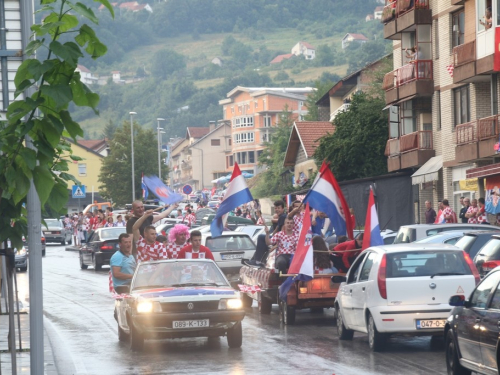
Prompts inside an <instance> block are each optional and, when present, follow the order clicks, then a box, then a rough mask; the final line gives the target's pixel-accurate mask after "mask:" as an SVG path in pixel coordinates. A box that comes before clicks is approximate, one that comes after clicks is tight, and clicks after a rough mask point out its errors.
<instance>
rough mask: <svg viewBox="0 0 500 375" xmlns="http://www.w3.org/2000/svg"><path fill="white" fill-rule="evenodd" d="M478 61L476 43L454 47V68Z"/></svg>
mask: <svg viewBox="0 0 500 375" xmlns="http://www.w3.org/2000/svg"><path fill="white" fill-rule="evenodd" d="M475 60H476V41H475V40H473V41H472V42H469V43H465V44H461V45H459V46H456V47H453V60H452V61H453V66H454V67H457V66H460V65H464V64H467V63H469V62H472V61H475Z"/></svg>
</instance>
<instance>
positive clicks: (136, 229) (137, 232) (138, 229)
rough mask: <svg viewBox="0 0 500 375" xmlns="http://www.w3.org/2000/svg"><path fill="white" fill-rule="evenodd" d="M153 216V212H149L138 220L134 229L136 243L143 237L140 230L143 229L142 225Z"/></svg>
mask: <svg viewBox="0 0 500 375" xmlns="http://www.w3.org/2000/svg"><path fill="white" fill-rule="evenodd" d="M151 215H153V210H148V211H146V212H144V215H142V216H141V217H140V218H139V220H137V221H136V222H135V223H134V226H133V227H132V234H133V235H134V243H136V242H137V241H139V237H140V236H141V232H140V228H141V225H142V223H144V221H145V220H146V219H147V218H148V217H150V216H151Z"/></svg>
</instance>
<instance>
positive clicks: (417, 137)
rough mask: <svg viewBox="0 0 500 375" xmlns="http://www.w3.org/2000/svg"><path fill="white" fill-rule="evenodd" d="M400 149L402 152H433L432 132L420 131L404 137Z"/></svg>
mask: <svg viewBox="0 0 500 375" xmlns="http://www.w3.org/2000/svg"><path fill="white" fill-rule="evenodd" d="M399 147H400V150H401V152H408V151H413V150H432V149H433V145H432V130H419V131H416V132H413V133H410V134H405V135H402V136H401V138H400V146H399Z"/></svg>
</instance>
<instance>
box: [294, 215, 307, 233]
mask: <svg viewBox="0 0 500 375" xmlns="http://www.w3.org/2000/svg"><path fill="white" fill-rule="evenodd" d="M304 214H305V211H302V212H299V213H298V214H296V215H294V216H293V234H295V235H296V236H297V237H298V236H299V234H300V230H301V229H302V222H303V221H304Z"/></svg>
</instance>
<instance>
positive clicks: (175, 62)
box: [151, 49, 186, 78]
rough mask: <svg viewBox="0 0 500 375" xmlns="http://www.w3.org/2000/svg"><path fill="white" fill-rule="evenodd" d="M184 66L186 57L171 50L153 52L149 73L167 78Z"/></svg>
mask: <svg viewBox="0 0 500 375" xmlns="http://www.w3.org/2000/svg"><path fill="white" fill-rule="evenodd" d="M185 67H186V58H185V57H184V56H183V55H181V54H179V53H177V52H175V51H172V50H168V49H162V50H160V51H158V52H155V54H154V55H153V58H152V59H151V73H152V74H153V75H154V76H155V77H158V78H167V77H169V76H171V75H172V74H173V73H175V72H178V71H179V70H182V69H184V68H185Z"/></svg>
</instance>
